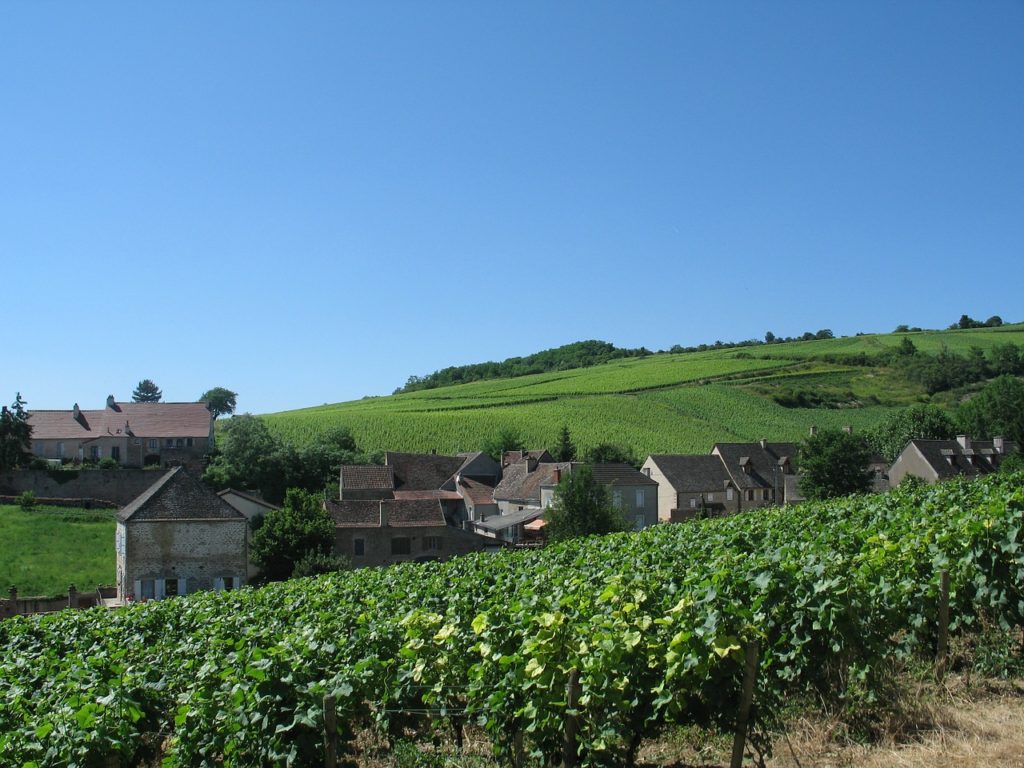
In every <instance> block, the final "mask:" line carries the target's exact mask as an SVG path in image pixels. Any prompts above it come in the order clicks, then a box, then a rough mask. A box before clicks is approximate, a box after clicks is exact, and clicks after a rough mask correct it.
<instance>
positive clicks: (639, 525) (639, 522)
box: [633, 512, 647, 531]
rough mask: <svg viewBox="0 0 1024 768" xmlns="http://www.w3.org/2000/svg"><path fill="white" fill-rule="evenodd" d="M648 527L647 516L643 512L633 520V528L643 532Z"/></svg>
mask: <svg viewBox="0 0 1024 768" xmlns="http://www.w3.org/2000/svg"><path fill="white" fill-rule="evenodd" d="M646 525H647V515H645V514H644V513H643V512H640V513H638V514H637V516H636V517H635V518H633V527H634V528H635V529H636V530H638V531H642V530H643V529H644V527H645V526H646Z"/></svg>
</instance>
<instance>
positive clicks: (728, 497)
mask: <svg viewBox="0 0 1024 768" xmlns="http://www.w3.org/2000/svg"><path fill="white" fill-rule="evenodd" d="M725 498H726V500H727V501H732V488H729V489H727V490H726V492H725Z"/></svg>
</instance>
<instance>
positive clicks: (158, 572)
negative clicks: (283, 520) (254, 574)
mask: <svg viewBox="0 0 1024 768" xmlns="http://www.w3.org/2000/svg"><path fill="white" fill-rule="evenodd" d="M248 530H249V526H248V521H247V520H246V518H245V516H244V515H243V514H242V513H241V512H239V511H238V510H237V509H235V508H234V507H232V506H231V505H230V504H228V503H227V502H226V501H224V500H223V499H222V498H220V497H219V496H218V495H217V494H215V493H214V492H213V491H211V490H210V489H209V488H207V487H206V486H205V485H203V483H202V482H200V480H199V479H198V478H197V477H196V476H195V475H193V474H192V473H190V472H189V471H188V470H187V469H185V468H184V467H176V468H174V469H172V470H169V471H168V472H165V473H164V474H163V475H162V476H161V477H160V478H159V479H158V480H156V482H154V483H153V485H152V486H151V487H150V488H149V489H148V490H147V491H145V492H144V493H143V494H142V495H140V496H139V497H138V498H136V499H135V500H134V501H133V502H132V503H130V504H128V505H127V506H126V507H124V508H123V509H122V510H121V511H120V512H119V513H118V516H117V527H116V532H115V551H116V554H117V594H118V598H119V600H120V601H122V602H128V601H141V600H160V599H163V598H165V597H172V596H175V595H186V594H189V593H191V592H195V591H197V590H204V589H237V588H238V587H240V586H242V585H244V584H245V583H246V581H247V574H248V567H249V553H248Z"/></svg>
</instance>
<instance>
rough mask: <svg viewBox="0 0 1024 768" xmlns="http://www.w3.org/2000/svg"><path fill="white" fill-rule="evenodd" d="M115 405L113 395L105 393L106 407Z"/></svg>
mask: <svg viewBox="0 0 1024 768" xmlns="http://www.w3.org/2000/svg"><path fill="white" fill-rule="evenodd" d="M115 405H117V401H116V400H114V396H113V395H107V408H113V407H114V406H115Z"/></svg>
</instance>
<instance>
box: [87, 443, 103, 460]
mask: <svg viewBox="0 0 1024 768" xmlns="http://www.w3.org/2000/svg"><path fill="white" fill-rule="evenodd" d="M102 455H103V451H101V450H100V447H99V446H98V445H90V446H89V458H90V459H98V458H100V457H101V456H102Z"/></svg>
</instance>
